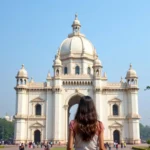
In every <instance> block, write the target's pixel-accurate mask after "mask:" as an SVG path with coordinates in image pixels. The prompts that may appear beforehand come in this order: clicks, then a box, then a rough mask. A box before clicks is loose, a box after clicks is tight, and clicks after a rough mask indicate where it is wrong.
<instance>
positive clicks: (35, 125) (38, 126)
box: [30, 122, 44, 128]
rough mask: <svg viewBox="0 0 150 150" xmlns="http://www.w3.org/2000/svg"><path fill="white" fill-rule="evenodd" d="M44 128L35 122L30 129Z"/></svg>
mask: <svg viewBox="0 0 150 150" xmlns="http://www.w3.org/2000/svg"><path fill="white" fill-rule="evenodd" d="M43 127H44V126H43V125H42V124H40V123H39V122H36V123H34V124H32V125H31V126H30V128H43Z"/></svg>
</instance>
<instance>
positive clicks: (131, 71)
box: [126, 64, 137, 78]
mask: <svg viewBox="0 0 150 150" xmlns="http://www.w3.org/2000/svg"><path fill="white" fill-rule="evenodd" d="M126 78H137V74H136V71H135V70H134V69H132V64H130V68H129V70H128V71H127V74H126Z"/></svg>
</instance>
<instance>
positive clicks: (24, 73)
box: [17, 65, 28, 78]
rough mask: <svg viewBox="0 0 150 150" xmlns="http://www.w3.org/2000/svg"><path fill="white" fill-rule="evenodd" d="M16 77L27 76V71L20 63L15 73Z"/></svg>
mask: <svg viewBox="0 0 150 150" xmlns="http://www.w3.org/2000/svg"><path fill="white" fill-rule="evenodd" d="M17 78H28V73H27V71H26V70H25V68H24V65H22V67H21V69H20V70H19V71H18V73H17Z"/></svg>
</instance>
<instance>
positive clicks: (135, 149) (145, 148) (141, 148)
mask: <svg viewBox="0 0 150 150" xmlns="http://www.w3.org/2000/svg"><path fill="white" fill-rule="evenodd" d="M132 149H133V150H150V148H148V147H135V146H133V147H132Z"/></svg>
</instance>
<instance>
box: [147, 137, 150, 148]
mask: <svg viewBox="0 0 150 150" xmlns="http://www.w3.org/2000/svg"><path fill="white" fill-rule="evenodd" d="M147 144H148V145H149V148H150V139H148V140H147Z"/></svg>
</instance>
